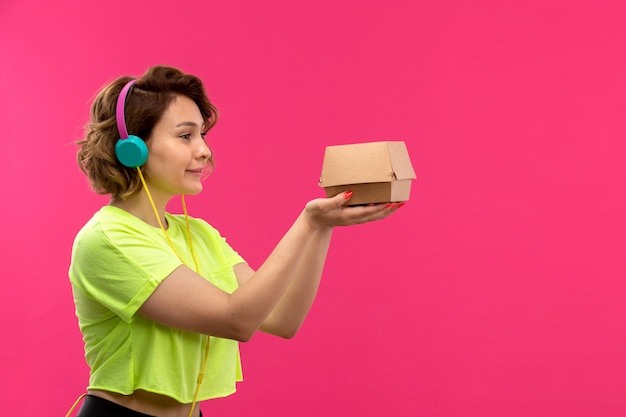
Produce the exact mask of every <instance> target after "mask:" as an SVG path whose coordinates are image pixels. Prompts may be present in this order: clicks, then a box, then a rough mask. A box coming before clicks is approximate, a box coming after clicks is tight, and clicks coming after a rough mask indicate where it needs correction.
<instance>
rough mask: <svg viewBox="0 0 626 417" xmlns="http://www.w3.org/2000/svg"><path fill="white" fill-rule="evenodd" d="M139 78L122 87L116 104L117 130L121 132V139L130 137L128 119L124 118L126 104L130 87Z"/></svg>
mask: <svg viewBox="0 0 626 417" xmlns="http://www.w3.org/2000/svg"><path fill="white" fill-rule="evenodd" d="M136 82H137V80H131V81H129V82H128V83H126V85H125V86H124V87H123V88H122V91H120V95H119V96H117V105H116V106H115V120H116V121H117V130H118V132H119V133H120V139H127V138H128V131H127V130H126V121H125V119H124V104H125V103H126V97H127V96H128V92H129V91H130V88H131V87H132V86H133V84H135V83H136Z"/></svg>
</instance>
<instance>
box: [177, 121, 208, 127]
mask: <svg viewBox="0 0 626 417" xmlns="http://www.w3.org/2000/svg"><path fill="white" fill-rule="evenodd" d="M203 125H204V123H203ZM181 126H190V127H197V126H198V123H196V122H180V123H179V124H177V125H176V127H181Z"/></svg>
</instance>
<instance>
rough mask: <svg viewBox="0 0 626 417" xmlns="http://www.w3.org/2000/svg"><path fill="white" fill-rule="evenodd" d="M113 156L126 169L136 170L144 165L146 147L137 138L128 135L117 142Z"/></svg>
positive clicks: (146, 156) (146, 155)
mask: <svg viewBox="0 0 626 417" xmlns="http://www.w3.org/2000/svg"><path fill="white" fill-rule="evenodd" d="M115 156H117V159H118V160H119V161H120V162H121V163H122V165H124V166H127V167H128V168H137V167H140V166H142V165H143V164H145V163H146V160H147V159H148V147H147V146H146V143H145V142H144V141H143V140H142V139H141V138H140V137H139V136H135V135H129V136H128V138H126V139H120V140H118V141H117V143H116V144H115Z"/></svg>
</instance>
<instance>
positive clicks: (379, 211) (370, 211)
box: [341, 203, 404, 226]
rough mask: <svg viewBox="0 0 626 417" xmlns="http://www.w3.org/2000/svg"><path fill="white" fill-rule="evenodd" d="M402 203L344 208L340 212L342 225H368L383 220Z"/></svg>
mask: <svg viewBox="0 0 626 417" xmlns="http://www.w3.org/2000/svg"><path fill="white" fill-rule="evenodd" d="M403 205H404V203H381V204H371V205H367V206H354V207H344V208H342V210H341V214H342V225H344V226H349V225H352V224H362V223H369V222H372V221H376V220H381V219H384V218H386V217H388V216H390V215H391V214H393V213H395V212H396V210H398V209H399V208H400V207H402V206H403Z"/></svg>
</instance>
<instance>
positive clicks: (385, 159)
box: [319, 141, 416, 206]
mask: <svg viewBox="0 0 626 417" xmlns="http://www.w3.org/2000/svg"><path fill="white" fill-rule="evenodd" d="M415 178H416V176H415V171H414V170H413V166H412V165H411V160H410V158H409V152H408V150H407V148H406V144H405V143H404V142H400V141H390V142H367V143H356V144H352V145H335V146H328V147H326V151H325V153H324V162H323V164H322V175H321V176H320V182H319V185H320V187H323V188H324V190H325V192H326V196H328V197H332V196H335V195H337V194H339V193H341V192H344V191H352V192H353V193H354V195H353V196H352V198H351V199H350V201H348V204H349V205H352V206H354V205H359V204H370V203H389V202H400V201H407V200H408V199H409V194H410V192H411V182H412V181H413V180H414V179H415Z"/></svg>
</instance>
